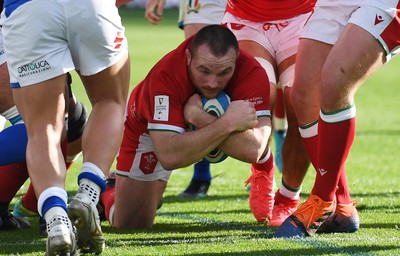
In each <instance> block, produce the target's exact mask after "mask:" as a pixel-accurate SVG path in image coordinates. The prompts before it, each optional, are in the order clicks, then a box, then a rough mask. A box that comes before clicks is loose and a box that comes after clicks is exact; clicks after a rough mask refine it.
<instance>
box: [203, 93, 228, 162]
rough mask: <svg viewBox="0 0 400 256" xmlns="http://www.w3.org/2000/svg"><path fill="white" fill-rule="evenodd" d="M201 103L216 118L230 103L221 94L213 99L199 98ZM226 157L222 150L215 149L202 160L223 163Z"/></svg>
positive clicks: (226, 96) (224, 95)
mask: <svg viewBox="0 0 400 256" xmlns="http://www.w3.org/2000/svg"><path fill="white" fill-rule="evenodd" d="M201 101H202V103H203V109H204V110H205V111H206V112H207V113H210V114H211V115H213V116H216V117H221V116H222V115H223V114H225V111H226V110H227V109H228V107H229V104H230V103H231V98H230V97H229V96H228V95H227V94H226V93H224V92H221V93H220V94H218V96H217V97H216V98H215V99H208V98H206V97H204V96H201ZM227 157H228V156H227V155H226V154H225V153H224V152H223V151H222V150H220V149H219V148H216V149H214V150H212V151H211V152H210V153H208V154H207V155H206V156H205V157H204V160H206V161H208V162H210V163H212V164H215V163H219V162H222V161H224V160H225V159H226V158H227Z"/></svg>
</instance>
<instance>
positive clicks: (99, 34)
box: [0, 0, 127, 87]
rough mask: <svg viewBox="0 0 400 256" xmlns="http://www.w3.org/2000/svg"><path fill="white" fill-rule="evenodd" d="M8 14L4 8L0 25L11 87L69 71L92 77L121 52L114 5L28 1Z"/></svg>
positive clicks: (98, 0)
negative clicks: (74, 70) (1, 26)
mask: <svg viewBox="0 0 400 256" xmlns="http://www.w3.org/2000/svg"><path fill="white" fill-rule="evenodd" d="M8 12H9V10H8V9H7V5H6V4H5V9H4V11H3V12H2V16H1V22H0V23H1V25H3V36H4V48H5V52H7V62H8V67H9V72H10V76H11V77H10V78H11V85H12V87H20V86H27V85H31V84H35V83H39V82H42V81H45V80H48V79H51V78H53V77H56V76H59V75H61V74H65V73H66V72H68V71H70V70H72V69H76V70H79V72H80V73H81V74H82V75H84V76H89V75H94V74H97V73H99V72H100V71H102V70H104V69H106V68H108V67H110V66H112V65H113V64H115V63H116V62H118V61H119V60H120V59H121V58H122V57H123V56H124V55H125V54H126V52H127V39H126V38H125V35H124V30H125V29H124V27H123V26H122V24H121V18H120V16H119V14H118V9H117V8H116V6H115V1H110V0H85V1H79V0H62V1H53V0H33V1H28V2H26V3H24V4H22V5H21V6H19V7H18V8H17V9H15V10H14V11H13V12H12V13H11V14H9V13H8ZM6 13H7V15H8V17H6ZM99 86H101V85H99Z"/></svg>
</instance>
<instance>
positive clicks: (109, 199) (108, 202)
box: [101, 186, 115, 223]
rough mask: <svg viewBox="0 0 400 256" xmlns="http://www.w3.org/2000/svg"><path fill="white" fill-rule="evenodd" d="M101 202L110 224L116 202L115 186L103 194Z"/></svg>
mask: <svg viewBox="0 0 400 256" xmlns="http://www.w3.org/2000/svg"><path fill="white" fill-rule="evenodd" d="M101 201H102V202H103V205H104V212H105V215H106V219H107V220H108V221H109V222H110V209H111V207H112V206H113V205H114V201H115V186H110V187H108V188H107V189H106V190H105V191H104V192H103V193H101ZM110 223H111V222H110Z"/></svg>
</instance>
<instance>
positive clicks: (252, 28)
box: [222, 12, 311, 86]
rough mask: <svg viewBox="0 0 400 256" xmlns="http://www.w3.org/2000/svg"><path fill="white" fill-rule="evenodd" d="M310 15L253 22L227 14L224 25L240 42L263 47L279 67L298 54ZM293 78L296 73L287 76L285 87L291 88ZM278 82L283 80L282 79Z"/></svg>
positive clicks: (223, 21)
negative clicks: (249, 42)
mask: <svg viewBox="0 0 400 256" xmlns="http://www.w3.org/2000/svg"><path fill="white" fill-rule="evenodd" d="M310 15H311V13H307V14H301V15H298V16H296V17H293V18H291V19H287V20H276V21H272V22H271V21H269V22H253V21H249V20H245V19H241V18H239V17H235V16H233V15H232V14H230V13H228V12H227V13H225V16H224V18H223V20H222V24H223V25H226V26H227V27H228V28H230V29H231V30H232V32H233V33H234V34H235V36H236V38H237V39H238V40H239V41H240V40H251V41H254V42H257V43H258V44H260V45H261V46H263V47H264V48H265V49H266V50H267V51H268V52H269V53H270V54H271V55H272V57H273V58H274V59H275V60H276V64H277V65H279V64H280V63H281V62H282V61H284V60H285V59H287V58H289V57H290V56H292V55H294V54H296V53H297V47H298V44H299V36H300V34H301V31H302V29H303V27H304V25H305V23H306V22H307V20H308V18H309V17H310ZM292 73H293V72H292ZM268 75H269V76H271V75H274V74H268ZM293 77H294V73H293V74H291V75H289V76H288V75H287V74H286V75H285V79H287V81H284V86H291V85H292V83H293ZM278 80H281V78H279V79H278ZM280 82H283V81H280Z"/></svg>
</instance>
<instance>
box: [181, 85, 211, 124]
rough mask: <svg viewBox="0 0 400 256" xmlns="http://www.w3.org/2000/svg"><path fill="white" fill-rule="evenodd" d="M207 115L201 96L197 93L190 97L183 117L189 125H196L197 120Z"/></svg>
mask: <svg viewBox="0 0 400 256" xmlns="http://www.w3.org/2000/svg"><path fill="white" fill-rule="evenodd" d="M204 113H206V112H205V111H204V110H203V103H202V102H201V98H200V95H198V94H197V93H195V94H193V95H192V96H190V98H189V99H188V100H187V102H186V103H185V106H184V108H183V115H184V117H185V120H186V122H187V123H188V124H192V125H196V124H195V123H196V121H195V119H196V118H198V117H199V116H201V115H202V114H204Z"/></svg>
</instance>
